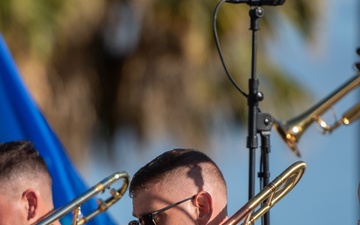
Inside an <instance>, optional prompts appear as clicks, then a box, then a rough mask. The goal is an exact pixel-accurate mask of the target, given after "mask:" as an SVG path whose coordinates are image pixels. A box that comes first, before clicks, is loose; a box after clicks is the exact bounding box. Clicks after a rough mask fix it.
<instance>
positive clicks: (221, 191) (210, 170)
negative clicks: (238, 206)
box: [129, 149, 227, 225]
mask: <svg viewBox="0 0 360 225" xmlns="http://www.w3.org/2000/svg"><path fill="white" fill-rule="evenodd" d="M129 193H130V196H131V197H132V201H133V215H134V216H135V217H137V218H139V221H140V223H141V224H142V225H154V224H155V225H166V224H167V225H180V224H181V225H183V224H186V225H191V224H196V225H206V224H208V225H210V224H211V225H219V224H221V223H222V222H224V220H225V219H226V218H227V187H226V183H225V179H224V177H223V175H222V173H221V171H220V169H219V168H218V166H217V165H216V164H215V163H214V161H213V160H211V159H210V158H209V157H208V156H207V155H205V154H204V153H202V152H200V151H197V150H193V149H174V150H171V151H167V152H165V153H163V154H161V155H160V156H158V157H157V158H155V159H154V160H152V161H151V162H149V163H148V164H146V165H145V166H144V167H142V168H141V169H140V170H138V171H137V172H136V173H135V175H134V177H133V179H132V181H131V183H130V186H129ZM177 203H178V204H177ZM161 209H163V210H161ZM159 210H160V211H159ZM152 220H153V221H152ZM129 224H134V225H136V224H137V223H136V221H132V222H130V223H129Z"/></svg>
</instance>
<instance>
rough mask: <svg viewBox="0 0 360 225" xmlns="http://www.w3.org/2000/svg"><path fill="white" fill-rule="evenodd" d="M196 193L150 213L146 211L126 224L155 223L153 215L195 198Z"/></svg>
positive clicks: (141, 224) (142, 224)
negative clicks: (137, 218)
mask: <svg viewBox="0 0 360 225" xmlns="http://www.w3.org/2000/svg"><path fill="white" fill-rule="evenodd" d="M195 196H196V195H194V196H191V197H190V198H186V199H184V200H181V201H179V202H176V203H174V204H171V205H168V206H166V207H164V208H162V209H159V210H156V211H154V212H151V213H148V214H146V215H143V216H142V217H140V218H139V220H133V221H130V222H129V224H128V225H156V222H155V218H154V216H155V215H157V214H159V213H161V212H164V211H166V210H168V209H171V208H173V207H175V206H177V205H179V204H181V203H183V202H186V201H189V200H192V199H194V198H195Z"/></svg>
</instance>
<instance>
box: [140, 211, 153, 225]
mask: <svg viewBox="0 0 360 225" xmlns="http://www.w3.org/2000/svg"><path fill="white" fill-rule="evenodd" d="M139 221H140V223H141V225H156V224H155V223H154V220H153V219H152V215H151V214H150V215H146V216H143V217H142V218H140V220H139Z"/></svg>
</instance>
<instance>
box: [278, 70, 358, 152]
mask: <svg viewBox="0 0 360 225" xmlns="http://www.w3.org/2000/svg"><path fill="white" fill-rule="evenodd" d="M359 85H360V73H358V74H357V75H355V76H354V77H352V78H351V79H349V80H348V81H347V82H346V83H344V84H343V85H342V86H340V87H339V88H338V89H336V90H335V91H333V92H332V93H331V94H330V95H329V96H327V97H326V98H324V99H323V100H322V101H320V102H319V103H317V104H316V105H314V106H313V107H311V108H309V109H308V110H307V111H305V112H304V113H302V114H300V115H299V116H297V117H295V118H293V119H290V120H288V121H287V122H281V121H277V120H276V119H274V121H275V122H274V126H275V128H276V130H277V131H278V133H279V134H280V136H281V137H282V139H283V140H284V141H285V142H286V143H287V145H288V146H289V147H290V149H291V150H292V151H293V152H294V153H295V154H296V155H297V156H299V157H300V152H299V150H298V147H297V142H298V141H299V139H300V137H301V135H302V134H303V133H304V131H305V130H306V129H307V128H308V127H309V126H310V125H311V123H313V122H318V123H320V122H324V121H322V120H321V118H320V116H321V115H322V114H324V113H325V112H326V111H327V110H328V109H329V108H331V107H332V106H333V105H334V104H335V103H336V102H337V101H339V100H340V99H341V98H342V97H344V96H345V95H346V94H347V93H349V92H350V91H351V90H353V89H354V88H355V87H357V86H359ZM356 109H358V108H356V107H355V108H353V110H356ZM352 117H353V120H354V119H356V118H359V117H358V116H356V115H353V116H352ZM336 126H338V125H336ZM334 129H335V128H333V129H331V131H332V130H334ZM324 133H326V130H324Z"/></svg>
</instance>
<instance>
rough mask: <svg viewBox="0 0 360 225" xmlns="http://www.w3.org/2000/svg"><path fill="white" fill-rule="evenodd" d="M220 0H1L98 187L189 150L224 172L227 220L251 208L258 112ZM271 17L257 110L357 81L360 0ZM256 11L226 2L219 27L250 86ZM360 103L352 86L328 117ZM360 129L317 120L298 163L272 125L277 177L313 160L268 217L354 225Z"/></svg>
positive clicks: (50, 111)
mask: <svg viewBox="0 0 360 225" xmlns="http://www.w3.org/2000/svg"><path fill="white" fill-rule="evenodd" d="M216 4H217V1H213V0H211V1H190V0H183V1H174V0H155V1H140V0H132V1H127V0H109V1H100V0H93V1H91V3H89V2H88V1H84V0H77V1H70V0H61V1H60V0H53V1H44V0H38V1H21V0H11V1H10V0H5V1H1V2H0V31H1V34H2V35H3V37H4V39H5V41H6V43H7V44H8V47H9V48H10V51H11V53H12V54H13V57H14V59H15V61H16V63H17V65H18V68H19V70H20V72H21V74H22V76H23V78H24V80H25V82H26V84H27V86H28V88H29V90H30V91H31V93H32V95H33V97H34V99H35V100H36V102H37V104H38V105H39V107H40V109H41V110H42V111H43V113H44V114H45V116H46V118H47V120H48V121H49V123H50V124H51V125H52V127H53V128H54V130H55V132H56V133H57V135H58V137H59V138H60V140H61V142H62V143H63V144H64V146H65V148H66V150H67V153H68V155H69V156H70V158H71V159H72V161H73V162H74V164H75V165H76V167H77V168H78V169H79V171H80V173H81V175H82V176H83V177H84V179H85V180H86V181H87V183H88V184H89V185H93V184H95V183H96V182H98V181H99V180H101V179H102V178H104V177H106V176H108V175H110V174H111V173H112V172H114V171H118V170H120V171H127V172H128V173H129V174H130V175H131V176H132V175H133V174H134V173H135V172H136V171H137V169H139V168H140V167H141V166H142V165H144V164H145V163H147V162H148V161H150V160H151V159H153V158H154V157H155V156H157V155H158V154H161V153H162V152H164V151H166V150H170V149H173V148H176V147H191V148H197V149H199V150H202V151H204V152H206V153H207V154H209V155H210V156H211V157H212V158H213V159H214V160H215V161H216V162H217V163H218V164H219V166H220V168H221V169H222V171H223V173H224V175H225V178H226V180H227V182H228V189H229V215H232V214H233V213H234V212H235V211H236V210H237V209H238V208H240V207H241V206H242V205H243V204H245V202H246V201H247V193H248V150H247V148H246V137H247V119H248V116H247V110H248V108H247V102H246V99H245V98H244V97H243V96H242V95H241V94H240V93H239V92H238V91H237V90H236V88H235V87H234V86H233V85H232V84H231V83H230V81H229V79H228V78H227V77H226V75H225V72H224V69H223V67H222V65H221V62H220V59H219V56H218V52H217V50H216V48H215V43H214V38H213V33H212V32H213V30H212V22H213V11H214V9H215V6H216ZM264 10H265V15H264V17H263V18H261V19H260V29H261V30H260V31H259V43H258V44H259V45H258V65H257V69H258V74H257V77H258V79H259V81H260V86H259V90H260V91H262V92H263V93H264V96H265V99H264V100H263V101H262V102H261V103H260V108H261V110H262V111H263V112H267V113H270V114H271V115H272V116H274V117H275V118H276V119H278V120H281V121H287V120H288V119H291V118H293V117H295V116H296V115H299V114H300V113H302V112H304V111H305V110H306V109H308V108H309V107H310V106H312V105H314V104H315V103H317V102H319V101H320V100H321V99H323V98H324V97H326V96H328V95H329V94H330V93H331V92H332V91H334V90H335V89H336V88H337V87H339V86H340V85H341V84H343V83H344V82H346V81H347V80H348V79H349V78H351V77H352V76H354V75H355V74H356V73H357V71H356V70H355V67H354V63H355V62H358V61H360V57H359V56H358V55H356V52H355V50H356V48H357V47H359V46H360V34H359V32H360V31H359V29H360V26H359V25H360V16H359V15H360V5H359V2H358V1H356V0H343V1H335V0H327V1H325V0H313V1H311V2H309V1H305V0H297V1H290V0H289V1H287V2H286V3H285V4H284V5H282V6H277V7H268V6H265V7H264ZM248 11H249V7H248V6H247V5H244V4H242V5H234V4H224V5H223V6H222V7H221V8H220V11H219V14H218V21H217V22H218V23H217V29H218V34H219V37H220V42H221V46H222V50H223V54H224V58H225V62H226V63H227V65H228V67H229V71H230V72H231V73H232V75H233V77H234V79H235V80H236V82H237V83H238V85H239V86H240V87H241V88H242V89H243V90H244V91H245V92H247V90H248V87H247V83H248V79H249V78H250V68H251V67H250V65H251V32H250V31H249V22H250V19H249V16H248ZM359 95H360V93H359V91H358V90H354V91H353V92H352V93H351V94H349V95H347V96H346V97H345V98H344V99H342V100H341V102H339V103H338V104H336V105H335V106H334V110H333V112H330V113H329V114H330V115H325V118H326V119H327V120H329V121H330V122H329V123H332V122H334V120H335V118H334V116H333V115H332V114H333V113H336V114H337V116H338V117H339V116H341V114H342V113H343V112H344V111H346V110H347V109H349V108H350V107H351V106H354V105H355V104H356V103H358V101H359ZM359 129H360V126H359V121H357V122H356V123H353V124H351V125H350V126H348V127H345V126H341V127H339V128H338V129H336V130H335V131H334V132H333V133H332V134H330V135H323V134H321V132H320V131H319V129H317V126H316V125H315V124H313V125H312V126H311V127H310V128H309V129H308V130H307V131H306V132H304V134H303V136H302V137H301V139H300V142H299V149H300V153H301V154H302V157H301V158H298V157H297V156H296V155H294V153H293V152H292V151H291V150H290V149H289V147H288V146H287V145H286V144H285V143H284V142H283V140H281V138H280V137H279V135H278V134H277V133H276V131H275V130H273V131H272V133H271V134H272V135H271V153H270V172H271V178H270V179H271V180H272V179H274V178H275V177H276V176H277V175H278V174H280V173H281V172H282V171H283V170H284V169H286V168H287V167H288V166H290V165H291V164H292V163H293V162H295V161H298V160H303V161H305V162H306V163H307V165H308V167H307V171H306V173H305V175H304V177H303V178H302V179H301V181H300V183H299V184H298V185H297V186H296V187H295V188H294V190H293V191H292V192H291V193H290V194H288V196H286V197H285V198H284V199H283V200H281V201H280V202H279V203H278V204H277V205H276V206H275V207H274V208H273V209H272V210H271V217H270V218H271V222H272V223H275V224H288V223H289V222H291V223H292V224H294V225H296V224H304V223H309V222H310V223H311V224H356V223H357V220H359V219H360V212H359V211H360V210H359V201H358V197H357V188H358V185H359V181H360V172H359V171H360V166H359V162H360V153H359V148H360V147H359V145H360V143H359V138H358V137H359ZM259 154H260V152H257V156H259ZM258 162H259V161H258V160H257V163H258ZM257 166H258V165H257ZM257 168H258V167H257ZM258 191H259V190H257V192H258ZM131 209H132V205H131V199H130V198H129V197H128V196H127V195H126V196H124V197H123V199H122V200H121V201H120V202H119V203H117V204H116V206H114V207H112V208H111V209H110V210H109V212H110V214H111V215H112V216H113V218H114V219H115V220H116V221H117V222H118V223H119V224H127V222H128V221H129V220H131V219H132V216H131Z"/></svg>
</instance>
